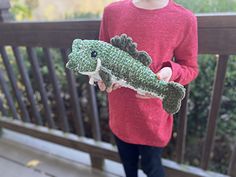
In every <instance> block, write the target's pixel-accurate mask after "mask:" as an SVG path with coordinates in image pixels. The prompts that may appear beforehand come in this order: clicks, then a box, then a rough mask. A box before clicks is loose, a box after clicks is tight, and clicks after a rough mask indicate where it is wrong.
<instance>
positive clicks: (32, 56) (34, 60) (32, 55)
mask: <svg viewBox="0 0 236 177" xmlns="http://www.w3.org/2000/svg"><path fill="white" fill-rule="evenodd" d="M27 53H28V56H29V61H30V63H31V68H32V71H33V75H34V79H35V80H36V84H37V87H38V89H39V93H40V96H41V99H42V103H43V106H44V110H45V116H46V119H47V122H48V125H49V127H50V128H56V126H55V122H54V120H53V118H52V111H51V108H50V106H49V103H48V96H47V92H46V89H45V87H44V81H43V77H42V74H41V73H40V66H39V63H38V57H37V55H36V52H35V50H34V49H33V48H31V47H27Z"/></svg>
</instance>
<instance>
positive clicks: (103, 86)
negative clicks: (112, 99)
mask: <svg viewBox="0 0 236 177" xmlns="http://www.w3.org/2000/svg"><path fill="white" fill-rule="evenodd" d="M98 87H99V89H100V90H101V91H105V90H106V91H107V93H110V92H111V91H112V90H116V89H118V88H120V87H121V86H120V85H119V84H117V83H113V84H112V85H111V87H109V88H106V86H105V84H104V82H103V81H102V80H100V81H98Z"/></svg>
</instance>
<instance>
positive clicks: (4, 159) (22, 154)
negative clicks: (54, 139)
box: [0, 138, 117, 177]
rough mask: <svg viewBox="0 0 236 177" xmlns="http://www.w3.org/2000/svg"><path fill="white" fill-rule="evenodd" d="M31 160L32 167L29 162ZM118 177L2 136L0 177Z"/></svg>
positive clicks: (0, 144) (0, 140)
mask: <svg viewBox="0 0 236 177" xmlns="http://www.w3.org/2000/svg"><path fill="white" fill-rule="evenodd" d="M30 162H31V167H29V163H30ZM89 176H92V177H117V176H116V175H114V174H110V173H105V172H102V171H99V170H95V169H92V168H90V166H86V165H84V164H79V163H75V162H72V161H69V160H66V159H62V158H59V157H56V156H54V155H52V154H46V153H43V152H41V151H38V150H35V149H33V148H31V147H28V146H24V145H22V144H20V143H17V142H13V141H10V140H6V139H1V138H0V177H89Z"/></svg>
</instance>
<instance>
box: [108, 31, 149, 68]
mask: <svg viewBox="0 0 236 177" xmlns="http://www.w3.org/2000/svg"><path fill="white" fill-rule="evenodd" d="M110 43H111V44H112V45H113V46H115V47H118V48H119V49H121V50H123V51H125V52H127V53H129V54H130V55H131V56H132V57H133V58H134V59H136V60H138V61H140V62H141V63H142V64H143V65H145V66H149V65H150V64H151V62H152V59H151V57H150V56H149V55H148V53H147V52H145V51H138V50H137V43H135V42H133V40H132V38H131V37H128V36H127V35H126V34H121V35H120V36H118V35H116V36H114V37H113V38H111V41H110Z"/></svg>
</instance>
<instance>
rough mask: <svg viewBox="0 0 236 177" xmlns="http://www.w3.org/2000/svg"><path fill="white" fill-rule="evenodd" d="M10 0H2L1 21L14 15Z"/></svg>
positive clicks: (0, 1) (0, 8)
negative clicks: (11, 11) (11, 12)
mask: <svg viewBox="0 0 236 177" xmlns="http://www.w3.org/2000/svg"><path fill="white" fill-rule="evenodd" d="M10 7H11V6H10V2H9V0H0V23H3V22H6V21H10V20H12V19H13V18H12V15H11V14H10V12H9V9H10ZM1 135H2V128H1V124H0V136H1Z"/></svg>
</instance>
